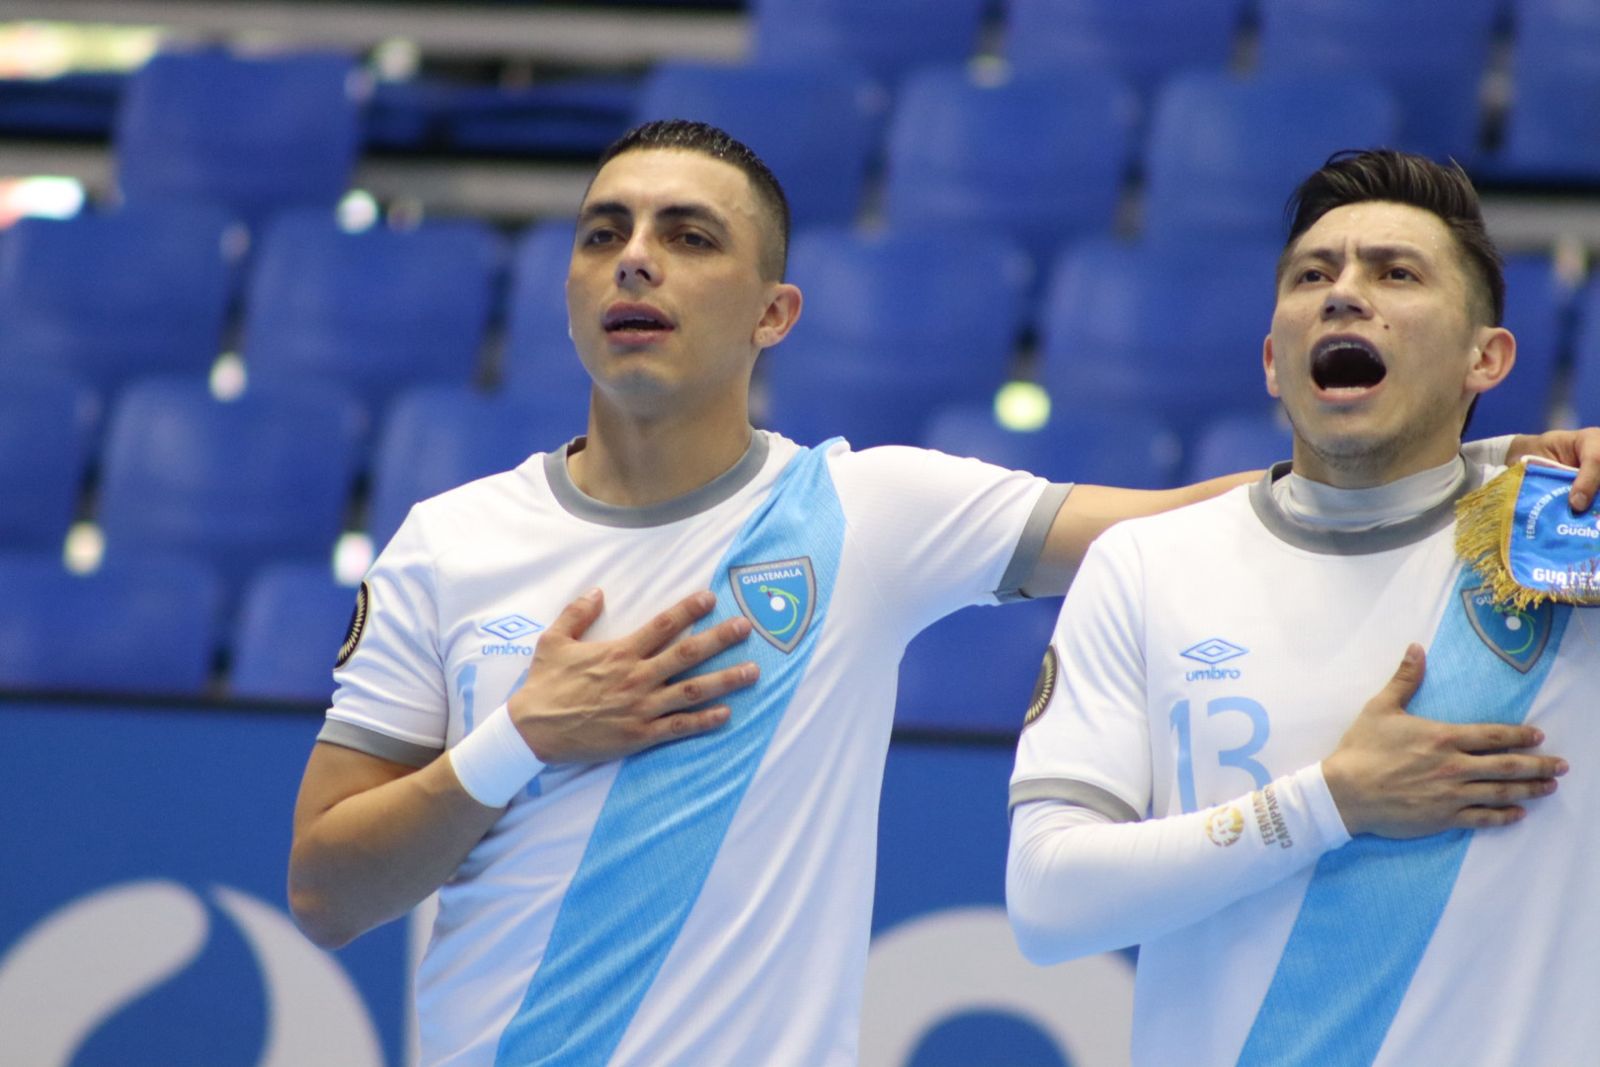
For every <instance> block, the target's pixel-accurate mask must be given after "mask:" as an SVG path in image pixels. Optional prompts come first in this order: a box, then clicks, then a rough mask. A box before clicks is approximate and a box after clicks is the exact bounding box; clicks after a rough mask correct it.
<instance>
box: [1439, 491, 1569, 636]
mask: <svg viewBox="0 0 1600 1067" xmlns="http://www.w3.org/2000/svg"><path fill="white" fill-rule="evenodd" d="M1524 469H1525V468H1524V467H1523V466H1522V464H1520V463H1514V464H1512V465H1511V466H1509V467H1507V468H1506V469H1505V471H1504V472H1503V473H1501V474H1499V475H1496V476H1495V477H1493V478H1491V479H1489V481H1487V482H1485V483H1484V484H1483V485H1480V486H1479V487H1478V488H1476V489H1474V490H1473V491H1472V492H1470V493H1468V494H1467V495H1466V496H1464V497H1462V498H1461V499H1460V500H1458V501H1456V555H1457V556H1459V557H1461V559H1462V560H1463V561H1465V562H1466V564H1467V566H1469V567H1471V568H1472V569H1473V570H1475V571H1477V572H1478V577H1480V578H1482V579H1483V580H1484V582H1485V583H1486V584H1487V585H1488V587H1489V592H1490V594H1491V595H1492V596H1493V597H1494V599H1495V602H1496V603H1499V604H1503V605H1506V606H1508V607H1512V608H1517V609H1521V608H1526V607H1528V606H1529V605H1532V604H1540V603H1543V602H1544V601H1545V600H1551V599H1554V597H1553V596H1552V594H1550V593H1549V592H1546V591H1543V590H1535V589H1524V588H1523V587H1522V586H1520V585H1518V584H1517V583H1516V580H1515V579H1513V578H1512V577H1511V559H1510V556H1509V552H1510V548H1511V524H1512V523H1513V522H1514V521H1515V520H1516V510H1517V494H1518V493H1520V492H1521V491H1522V472H1523V470H1524Z"/></svg>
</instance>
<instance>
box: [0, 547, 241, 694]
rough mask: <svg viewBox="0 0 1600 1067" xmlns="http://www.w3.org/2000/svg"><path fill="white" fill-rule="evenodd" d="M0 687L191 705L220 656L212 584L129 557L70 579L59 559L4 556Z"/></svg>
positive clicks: (187, 568) (196, 574)
mask: <svg viewBox="0 0 1600 1067" xmlns="http://www.w3.org/2000/svg"><path fill="white" fill-rule="evenodd" d="M0 589H3V590H5V595H4V596H0V687H5V688H14V689H40V690H65V691H72V692H113V693H130V694H132V693H139V694H151V695H155V694H159V695H189V696H196V695H200V694H201V693H203V692H204V691H205V689H206V685H207V681H208V679H209V676H210V672H211V660H212V655H213V653H214V652H215V650H216V647H217V636H218V629H217V617H218V606H219V602H220V600H219V587H218V582H217V578H216V575H215V574H214V573H212V571H211V570H210V569H209V568H208V567H206V566H205V565H203V564H201V563H198V562H196V561H194V560H192V559H183V558H175V557H169V556H148V557H147V556H141V555H137V554H129V555H128V556H126V557H123V558H115V557H112V558H108V559H107V560H106V563H105V565H104V566H102V567H101V568H100V569H99V570H98V571H96V572H95V573H93V574H90V575H86V576H80V575H76V574H71V573H69V572H68V571H66V570H65V569H64V568H63V567H62V565H61V559H60V555H59V554H53V555H45V554H38V555H33V554H16V555H3V556H0Z"/></svg>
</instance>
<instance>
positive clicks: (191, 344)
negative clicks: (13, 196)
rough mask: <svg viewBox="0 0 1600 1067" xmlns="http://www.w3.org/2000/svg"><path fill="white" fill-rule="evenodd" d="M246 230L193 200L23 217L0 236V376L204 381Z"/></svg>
mask: <svg viewBox="0 0 1600 1067" xmlns="http://www.w3.org/2000/svg"><path fill="white" fill-rule="evenodd" d="M243 239H244V234H243V231H242V230H238V229H235V228H232V227H231V223H230V221H229V218H228V216H227V215H225V214H223V213H221V212H220V211H218V210H216V209H214V208H210V207H206V206H199V205H176V204H171V205H167V204H163V205H146V206H143V207H126V208H123V209H122V210H120V211H115V212H110V213H107V214H103V215H102V214H81V215H77V216H75V217H73V218H71V219H64V220H56V219H32V218H30V219H22V220H21V221H19V222H18V223H17V224H16V225H15V226H13V227H11V229H9V230H7V231H5V233H4V234H3V235H0V371H4V372H6V373H28V374H31V373H35V372H44V373H49V374H53V375H64V376H70V377H77V378H81V379H83V380H84V381H85V382H86V383H88V384H89V385H90V386H92V387H93V388H95V389H97V390H99V391H101V392H105V393H110V392H112V391H114V390H115V389H117V388H118V387H119V386H120V385H121V384H122V383H123V382H124V381H125V380H127V379H128V378H130V377H134V376H138V375H145V374H158V373H174V374H193V375H196V376H201V375H204V374H205V373H206V372H207V371H208V370H209V369H210V367H211V364H212V363H213V362H214V361H215V360H216V358H217V353H218V352H219V351H220V350H221V348H222V337H223V325H224V321H225V317H226V314H227V307H228V293H229V287H230V272H231V271H232V269H233V267H234V265H235V264H236V262H237V259H238V254H239V253H240V252H242V248H243Z"/></svg>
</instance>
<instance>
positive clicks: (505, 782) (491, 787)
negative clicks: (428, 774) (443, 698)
mask: <svg viewBox="0 0 1600 1067" xmlns="http://www.w3.org/2000/svg"><path fill="white" fill-rule="evenodd" d="M450 766H451V768H452V769H453V770H454V771H455V772H456V777H457V778H458V779H460V781H461V788H463V789H465V790H466V791H467V793H468V794H469V795H470V796H471V797H472V799H473V800H476V801H477V802H478V803H479V804H482V805H483V806H484V807H487V808H503V807H505V806H506V805H507V804H509V803H511V798H512V797H514V796H516V795H517V790H519V789H521V788H522V787H523V786H525V785H527V784H528V783H529V782H531V781H533V776H534V775H536V774H538V773H539V772H540V771H542V770H544V763H543V761H541V760H540V759H539V757H538V756H535V755H534V754H533V749H531V748H529V747H528V743H527V742H526V741H524V740H523V739H522V735H521V734H520V733H518V732H517V727H516V724H515V723H513V722H512V721H511V712H510V711H508V710H506V706H505V705H504V704H501V705H500V706H499V707H498V708H495V709H494V711H493V712H492V713H491V714H490V715H489V717H488V718H487V719H484V720H483V721H482V722H480V723H479V724H478V727H477V729H475V730H473V731H472V732H471V733H470V734H468V735H467V736H466V737H463V738H462V739H461V740H460V741H458V742H456V745H455V747H454V748H452V749H451V750H450Z"/></svg>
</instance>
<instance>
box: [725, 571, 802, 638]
mask: <svg viewBox="0 0 1600 1067" xmlns="http://www.w3.org/2000/svg"><path fill="white" fill-rule="evenodd" d="M728 580H729V582H731V583H732V585H733V598H734V600H735V601H736V602H737V603H738V605H739V610H740V611H741V612H743V613H744V617H745V618H747V619H749V620H750V625H751V626H753V627H755V631H756V633H758V634H760V635H761V636H762V637H764V638H766V639H767V641H768V642H769V643H771V644H772V646H773V647H774V648H776V649H778V651H780V652H792V651H793V650H794V647H795V646H796V645H798V644H799V643H800V639H801V638H802V637H804V636H805V635H806V631H807V630H809V629H810V628H811V615H812V612H813V611H814V610H815V608H816V603H817V579H816V575H815V574H814V573H812V570H811V558H810V557H809V556H801V557H800V558H798V559H782V560H776V561H774V562H770V563H751V564H747V565H744V566H740V567H730V568H728Z"/></svg>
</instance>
